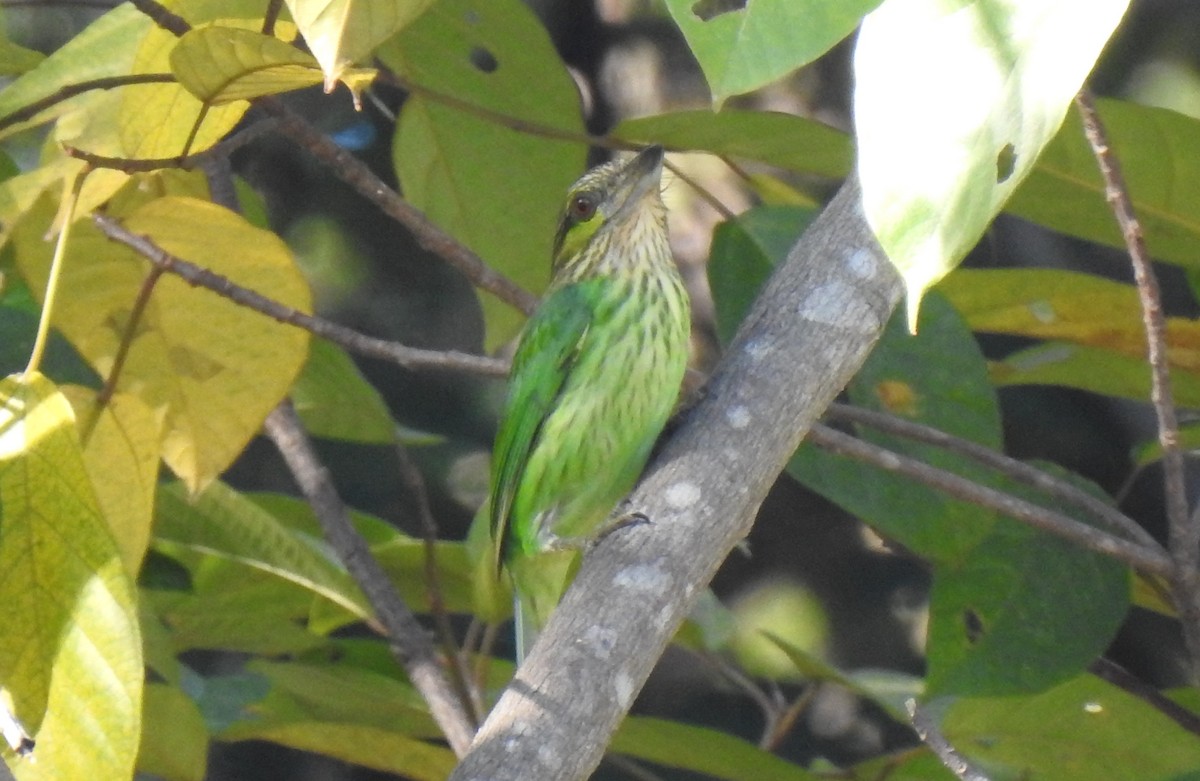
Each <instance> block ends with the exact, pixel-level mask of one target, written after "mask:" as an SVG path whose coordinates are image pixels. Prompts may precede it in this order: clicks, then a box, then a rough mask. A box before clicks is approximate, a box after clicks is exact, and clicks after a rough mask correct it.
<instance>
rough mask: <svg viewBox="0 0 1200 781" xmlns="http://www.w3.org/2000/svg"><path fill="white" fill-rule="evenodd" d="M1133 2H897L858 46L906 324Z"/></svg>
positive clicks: (878, 189) (1018, 175)
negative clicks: (905, 297) (905, 296)
mask: <svg viewBox="0 0 1200 781" xmlns="http://www.w3.org/2000/svg"><path fill="white" fill-rule="evenodd" d="M1127 5H1128V0H1062V1H1061V2H1056V3H1045V2H1042V0H888V2H885V3H884V4H883V5H882V6H880V7H879V8H878V9H877V10H876V11H874V12H873V13H871V14H870V15H868V16H867V18H866V20H865V21H864V22H863V26H862V29H861V31H860V32H859V37H858V44H857V48H856V51H855V90H854V114H855V126H856V129H857V135H858V152H859V158H858V162H859V174H860V178H861V181H862V191H863V205H864V208H865V210H866V214H867V220H868V222H869V223H870V224H871V228H872V229H873V230H874V232H875V235H876V236H877V237H878V238H879V242H880V244H882V245H883V248H884V250H885V251H886V252H887V254H888V256H889V257H890V258H891V260H892V262H893V263H894V264H895V265H896V267H897V268H898V269H899V270H900V272H901V274H902V275H903V277H904V282H905V286H906V287H907V289H908V309H909V327H910V328H913V327H915V326H916V318H917V315H916V313H917V308H918V306H919V304H920V299H921V296H922V294H923V293H924V292H925V290H926V289H928V288H929V286H930V285H932V284H934V283H935V282H936V281H937V280H938V279H940V278H941V277H942V276H944V275H945V274H946V273H947V272H948V271H949V270H950V269H952V268H954V267H955V266H956V265H957V264H958V263H959V261H960V260H962V258H963V256H964V255H965V254H966V253H967V251H968V250H969V249H970V248H971V247H972V246H974V245H975V243H976V242H977V241H978V240H979V237H980V236H982V235H983V232H984V230H985V229H986V228H987V226H988V224H989V223H990V222H991V221H992V218H993V217H994V216H995V215H996V213H997V212H998V211H999V210H1000V208H1001V206H1002V205H1003V204H1004V202H1005V201H1006V200H1007V199H1008V197H1009V196H1010V195H1011V194H1012V192H1013V190H1015V189H1016V187H1017V186H1018V185H1019V184H1020V183H1021V181H1022V180H1024V179H1025V177H1026V176H1027V175H1028V174H1029V172H1030V171H1031V170H1032V168H1033V165H1034V162H1035V161H1036V160H1037V157H1038V155H1039V154H1040V153H1041V151H1042V149H1043V148H1044V147H1045V145H1046V144H1047V143H1048V142H1049V141H1050V139H1051V138H1052V137H1053V136H1054V134H1055V132H1057V130H1058V128H1059V125H1061V124H1062V121H1063V117H1064V115H1065V114H1066V111H1067V109H1068V108H1069V107H1070V104H1071V100H1072V98H1073V97H1074V96H1075V94H1076V93H1077V92H1078V91H1079V87H1080V85H1081V84H1082V83H1083V80H1084V78H1085V77H1086V76H1087V74H1088V72H1089V71H1091V69H1092V66H1093V64H1094V63H1095V61H1096V58H1097V56H1098V55H1099V54H1100V50H1101V49H1102V48H1103V46H1104V44H1105V42H1106V41H1107V40H1108V38H1109V36H1110V35H1111V34H1112V31H1113V29H1114V28H1115V27H1116V26H1117V23H1118V22H1120V20H1121V17H1122V15H1123V14H1124V13H1125V8H1126V6H1127Z"/></svg>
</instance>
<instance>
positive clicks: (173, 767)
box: [137, 683, 208, 781]
mask: <svg viewBox="0 0 1200 781" xmlns="http://www.w3.org/2000/svg"><path fill="white" fill-rule="evenodd" d="M144 706H145V711H144V717H143V721H144V722H145V723H146V724H150V725H153V728H152V729H148V730H145V731H144V732H143V733H142V745H141V747H140V748H139V749H138V758H137V769H138V772H139V773H146V774H150V775H153V776H156V777H158V778H161V779H164V781H204V777H205V772H206V768H207V765H208V730H207V728H206V727H205V726H204V717H203V716H201V715H200V709H199V708H197V707H196V703H195V702H193V701H192V699H191V698H190V697H188V696H187V695H186V694H184V693H183V692H182V691H180V690H179V689H177V688H175V687H174V686H168V685H166V684H161V683H149V684H146V692H145V700H144Z"/></svg>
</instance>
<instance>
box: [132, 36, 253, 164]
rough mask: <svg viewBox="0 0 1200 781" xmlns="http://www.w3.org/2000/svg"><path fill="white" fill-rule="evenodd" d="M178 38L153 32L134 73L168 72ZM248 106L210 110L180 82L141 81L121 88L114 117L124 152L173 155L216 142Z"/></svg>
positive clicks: (238, 104) (239, 103) (140, 51)
mask: <svg viewBox="0 0 1200 781" xmlns="http://www.w3.org/2000/svg"><path fill="white" fill-rule="evenodd" d="M177 41H178V39H177V38H176V37H175V36H174V35H172V34H171V33H169V32H167V31H166V30H161V29H155V30H151V31H150V32H149V33H147V35H146V37H145V38H144V39H143V40H142V44H141V46H140V47H139V48H138V54H137V57H136V59H135V60H134V70H135V72H138V73H165V72H166V73H169V72H170V71H171V63H170V55H171V51H172V50H173V49H174V48H175V45H176V42H177ZM248 108H250V104H249V103H247V102H246V101H235V102H233V103H230V104H228V105H225V106H220V107H216V108H210V107H209V106H207V105H205V104H204V102H203V101H201V100H200V99H199V98H197V97H196V96H194V95H192V94H191V93H190V92H188V91H187V89H185V88H184V87H183V86H182V85H180V84H137V85H133V86H130V87H126V88H125V89H124V90H123V91H122V92H121V104H120V109H119V113H118V115H117V119H116V121H117V127H118V128H119V130H120V138H121V146H122V149H123V150H124V153H125V154H126V155H128V156H130V157H145V158H158V157H172V156H176V155H185V154H194V153H196V152H201V151H203V150H205V149H207V148H209V147H210V146H212V145H213V144H215V143H217V142H218V141H220V140H221V139H222V138H223V137H224V136H225V134H226V133H228V132H229V131H230V130H232V129H233V127H234V125H236V124H237V123H238V122H239V121H240V120H241V118H242V115H243V114H245V113H246V110H247V109H248Z"/></svg>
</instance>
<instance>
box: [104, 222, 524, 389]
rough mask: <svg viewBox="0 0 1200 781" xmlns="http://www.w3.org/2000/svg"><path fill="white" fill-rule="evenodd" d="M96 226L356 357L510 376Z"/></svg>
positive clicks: (477, 359)
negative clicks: (364, 327) (378, 334)
mask: <svg viewBox="0 0 1200 781" xmlns="http://www.w3.org/2000/svg"><path fill="white" fill-rule="evenodd" d="M92 220H93V221H94V222H95V223H96V225H97V226H98V227H99V228H100V230H101V231H103V232H104V234H105V235H106V236H108V237H109V238H110V239H113V240H114V241H119V242H121V243H122V244H124V245H126V246H128V247H131V248H133V249H134V250H135V251H136V252H138V254H140V255H142V256H143V257H145V258H146V259H147V260H149V261H150V262H151V263H153V264H154V265H156V266H162V267H163V269H164V270H165V271H167V272H168V273H171V274H175V275H176V276H178V277H180V278H182V279H183V280H184V281H185V282H187V283H188V284H190V285H192V286H194V287H202V288H204V289H206V290H211V291H212V292H214V293H216V294H217V295H219V296H222V297H224V298H228V299H229V300H230V301H233V302H234V303H236V304H240V305H241V306H244V307H247V308H249V309H253V310H254V311H256V312H260V313H262V314H264V315H266V316H267V317H270V318H272V319H274V320H277V321H279V322H281V323H287V324H288V325H293V326H296V327H297V328H303V329H304V330H306V331H308V332H310V333H312V334H315V335H317V336H320V337H323V338H325V339H328V340H329V341H331V342H334V343H336V344H338V345H341V346H342V347H344V348H346V349H347V350H349V351H350V352H352V353H355V354H358V355H365V356H368V357H371V358H379V359H382V360H385V361H389V362H391V363H394V364H396V365H398V366H402V367H404V368H406V369H445V370H450V371H461V372H469V373H472V374H481V375H485V376H490V377H503V376H505V375H506V374H507V373H508V363H507V362H506V361H501V360H497V359H495V358H489V357H487V356H483V355H471V354H469V353H463V352H457V351H454V350H447V351H440V350H421V349H418V348H415V347H408V346H407V345H403V344H400V343H398V342H391V341H388V340H386V339H376V338H375V337H371V336H366V335H365V334H361V333H359V332H357V331H355V330H353V329H351V328H347V327H346V326H344V325H339V324H337V323H334V322H331V321H329V320H325V319H323V318H320V317H314V316H313V315H308V314H305V313H303V312H300V311H298V310H296V309H293V308H292V307H290V306H285V305H283V304H281V303H279V302H278V301H275V300H273V299H270V298H267V297H266V296H263V295H261V294H259V293H256V292H254V291H253V290H250V289H249V288H245V287H242V286H241V285H237V284H235V283H233V282H231V281H230V280H229V279H227V278H225V277H223V276H221V275H220V274H214V273H213V272H212V271H209V270H208V269H206V268H202V267H200V266H197V265H196V264H194V263H191V262H189V261H186V260H184V259H182V258H178V257H176V256H174V255H172V254H170V253H169V252H167V251H166V250H164V249H163V248H162V247H160V246H158V245H157V244H155V243H154V242H153V241H151V240H150V239H148V238H146V237H145V236H139V235H137V234H135V233H133V232H131V231H129V230H128V229H126V228H125V227H124V226H123V225H121V223H120V222H118V221H117V220H115V219H113V218H112V217H109V216H107V215H104V214H95V215H92Z"/></svg>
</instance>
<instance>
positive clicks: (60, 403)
mask: <svg viewBox="0 0 1200 781" xmlns="http://www.w3.org/2000/svg"><path fill="white" fill-rule="evenodd" d="M0 516H2V517H3V519H4V523H3V526H2V527H0V604H3V605H4V617H5V618H4V623H5V627H4V631H3V632H0V680H3V681H4V685H5V687H6V689H7V690H8V692H9V693H10V695H11V696H12V699H13V703H14V706H15V711H16V716H17V717H18V718H20V719H21V720H22V721H23V722H24V723H25V726H26V727H27V728H28V729H29V730H30V731H31V732H33V733H34V737H35V738H36V739H37V753H36V757H37V761H36V762H30V761H29V760H20V761H18V762H17V763H16V766H15V768H14V770H15V773H16V776H17V778H18V779H19V781H41V780H42V779H45V780H46V781H52V780H55V779H66V778H113V779H118V778H129V777H131V775H132V773H133V758H134V754H135V752H136V750H137V745H138V735H139V732H140V717H141V697H142V679H143V676H144V671H143V669H142V656H141V639H140V637H139V635H138V622H137V610H136V606H135V603H134V590H133V585H132V583H131V582H130V579H129V577H128V575H127V574H126V572H125V568H124V566H123V565H122V563H121V558H120V555H119V553H118V551H117V548H116V545H115V544H114V542H113V540H112V537H111V536H110V535H109V533H108V529H107V527H106V526H105V523H104V519H103V518H102V517H101V515H100V511H99V508H98V506H97V503H96V499H95V497H94V495H93V491H92V485H91V482H90V481H89V479H88V475H87V472H86V471H85V469H84V465H83V457H82V455H81V452H80V447H79V440H78V438H77V436H76V433H75V422H74V420H73V418H72V416H71V407H70V405H69V404H67V402H66V399H65V398H63V396H62V395H61V394H60V393H58V391H57V390H56V389H55V387H54V386H53V384H52V383H50V382H49V381H48V380H46V379H45V378H44V377H42V376H41V375H37V374H35V375H32V376H29V377H25V378H21V377H10V378H8V379H6V380H4V381H3V382H0Z"/></svg>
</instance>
